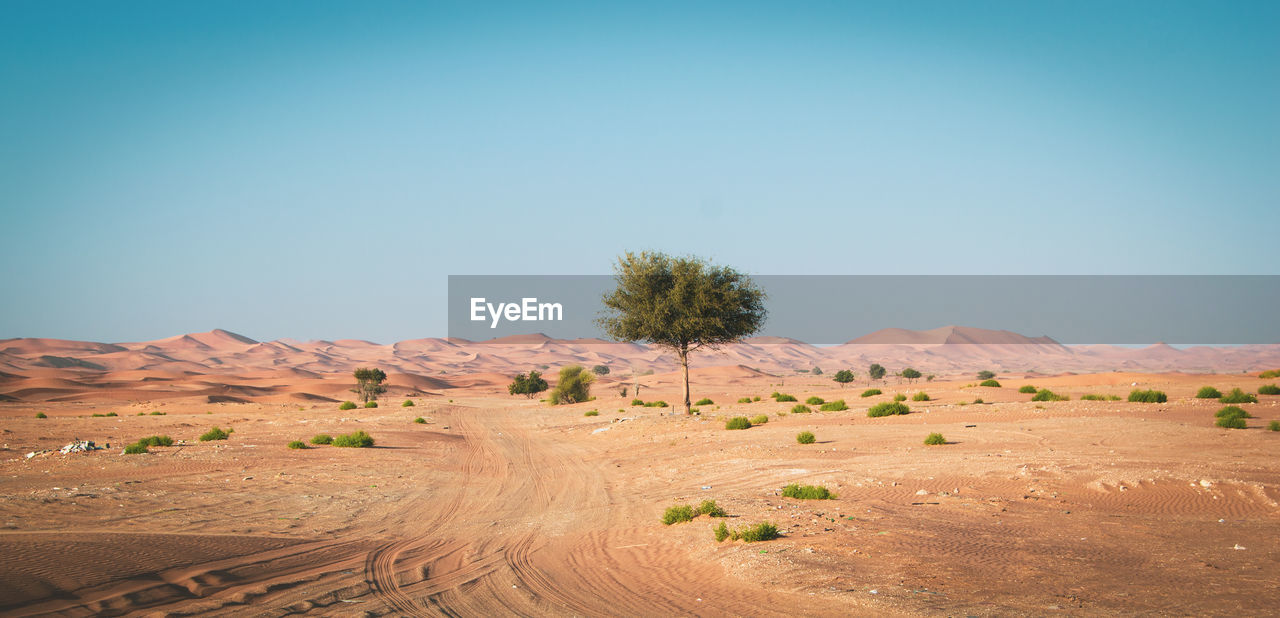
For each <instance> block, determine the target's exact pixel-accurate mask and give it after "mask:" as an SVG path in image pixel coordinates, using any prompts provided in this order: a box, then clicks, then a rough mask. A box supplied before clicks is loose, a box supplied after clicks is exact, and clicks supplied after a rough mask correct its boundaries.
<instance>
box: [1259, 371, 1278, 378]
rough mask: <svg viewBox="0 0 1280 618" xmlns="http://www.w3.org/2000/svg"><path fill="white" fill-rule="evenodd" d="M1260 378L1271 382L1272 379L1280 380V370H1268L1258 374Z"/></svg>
mask: <svg viewBox="0 0 1280 618" xmlns="http://www.w3.org/2000/svg"><path fill="white" fill-rule="evenodd" d="M1258 377H1259V378H1262V379H1263V380H1269V379H1271V378H1280V369H1268V370H1266V371H1264V372H1262V373H1260V374H1258Z"/></svg>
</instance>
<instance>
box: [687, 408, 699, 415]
mask: <svg viewBox="0 0 1280 618" xmlns="http://www.w3.org/2000/svg"><path fill="white" fill-rule="evenodd" d="M685 414H702V410H701V409H699V408H689V411H688V412H686V413H685Z"/></svg>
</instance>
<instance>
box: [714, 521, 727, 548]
mask: <svg viewBox="0 0 1280 618" xmlns="http://www.w3.org/2000/svg"><path fill="white" fill-rule="evenodd" d="M729 534H730V533H729V526H728V525H726V524H725V523H724V522H720V525H719V526H716V542H717V543H720V542H723V541H724V540H725V539H727V538H729Z"/></svg>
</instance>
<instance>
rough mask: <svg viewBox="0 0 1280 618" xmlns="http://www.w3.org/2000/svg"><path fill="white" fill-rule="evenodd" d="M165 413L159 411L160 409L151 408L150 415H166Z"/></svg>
mask: <svg viewBox="0 0 1280 618" xmlns="http://www.w3.org/2000/svg"><path fill="white" fill-rule="evenodd" d="M166 414H168V412H161V411H159V410H153V411H152V412H151V416H164V415H166Z"/></svg>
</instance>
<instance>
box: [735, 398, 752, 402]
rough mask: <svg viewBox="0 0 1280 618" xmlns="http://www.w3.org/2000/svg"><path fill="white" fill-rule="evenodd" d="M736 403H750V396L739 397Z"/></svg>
mask: <svg viewBox="0 0 1280 618" xmlns="http://www.w3.org/2000/svg"><path fill="white" fill-rule="evenodd" d="M738 403H751V398H750V397H743V398H741V399H739V400H738Z"/></svg>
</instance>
